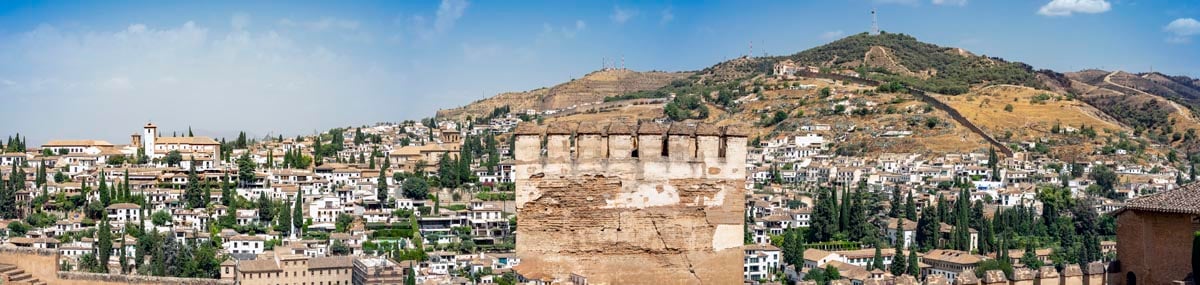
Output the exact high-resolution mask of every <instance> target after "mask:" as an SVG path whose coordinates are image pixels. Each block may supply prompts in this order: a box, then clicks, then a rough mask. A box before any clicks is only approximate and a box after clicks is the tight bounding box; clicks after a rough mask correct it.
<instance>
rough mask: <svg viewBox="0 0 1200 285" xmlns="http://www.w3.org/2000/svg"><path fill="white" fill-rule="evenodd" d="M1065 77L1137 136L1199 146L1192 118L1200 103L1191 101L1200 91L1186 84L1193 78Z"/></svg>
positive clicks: (1086, 73)
mask: <svg viewBox="0 0 1200 285" xmlns="http://www.w3.org/2000/svg"><path fill="white" fill-rule="evenodd" d="M1066 76H1067V77H1068V78H1070V79H1071V82H1072V86H1071V87H1072V88H1071V90H1072V92H1073V93H1076V94H1079V96H1080V99H1082V100H1083V101H1085V102H1087V103H1088V104H1090V105H1092V106H1095V107H1096V108H1097V109H1100V110H1103V111H1104V112H1105V113H1107V114H1109V115H1111V116H1112V117H1114V118H1116V119H1118V120H1120V121H1121V122H1123V123H1125V124H1126V125H1129V126H1130V127H1131V128H1132V129H1133V130H1134V132H1133V134H1134V135H1139V136H1146V137H1148V138H1151V139H1153V140H1154V141H1157V142H1161V143H1170V144H1173V145H1176V146H1181V147H1184V148H1188V149H1194V148H1196V145H1198V144H1200V140H1197V139H1196V137H1195V134H1194V132H1195V129H1197V128H1200V123H1198V122H1197V120H1196V118H1195V117H1194V116H1193V114H1192V111H1193V109H1194V108H1195V107H1194V106H1196V104H1197V103H1198V102H1200V101H1198V100H1197V99H1192V98H1194V97H1189V96H1191V95H1192V94H1195V93H1200V92H1198V91H1197V90H1200V89H1195V88H1191V86H1189V85H1188V84H1185V83H1188V80H1190V78H1186V77H1177V78H1170V77H1166V76H1162V75H1156V74H1142V75H1138V74H1132V73H1127V72H1123V71H1112V72H1109V71H1104V70H1084V71H1079V72H1071V73H1067V74H1066ZM1164 78H1167V79H1165V80H1164ZM1180 82H1184V83H1180Z"/></svg>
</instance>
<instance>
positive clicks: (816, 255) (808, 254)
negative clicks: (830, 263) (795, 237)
mask: <svg viewBox="0 0 1200 285" xmlns="http://www.w3.org/2000/svg"><path fill="white" fill-rule="evenodd" d="M830 254H833V253H832V252H828V251H824V250H820V249H815V248H810V249H805V250H804V260H820V259H822V258H825V257H826V256H829V255H830Z"/></svg>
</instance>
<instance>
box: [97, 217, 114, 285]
mask: <svg viewBox="0 0 1200 285" xmlns="http://www.w3.org/2000/svg"><path fill="white" fill-rule="evenodd" d="M102 219H103V220H102V221H101V222H100V229H98V230H97V231H96V251H97V252H96V256H97V259H99V260H100V268H99V272H100V273H108V260H109V257H110V256H111V255H112V227H111V226H110V225H109V224H108V217H107V216H103V218H102Z"/></svg>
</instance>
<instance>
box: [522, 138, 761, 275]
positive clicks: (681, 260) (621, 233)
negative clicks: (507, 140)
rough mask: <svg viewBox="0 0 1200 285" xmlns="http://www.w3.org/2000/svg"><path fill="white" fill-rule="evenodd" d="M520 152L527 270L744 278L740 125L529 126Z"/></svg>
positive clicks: (742, 141) (743, 145) (743, 142)
mask: <svg viewBox="0 0 1200 285" xmlns="http://www.w3.org/2000/svg"><path fill="white" fill-rule="evenodd" d="M543 145H544V147H543ZM515 152H516V153H515V157H516V167H515V172H516V177H517V183H516V184H517V185H516V187H517V189H516V190H517V209H518V214H517V215H518V216H517V223H518V226H517V228H518V231H519V234H518V235H517V254H518V255H520V256H521V258H522V265H523V267H524V268H522V270H524V271H523V272H522V274H533V275H538V274H543V275H549V276H553V277H554V278H556V279H563V280H565V279H566V278H568V276H569V275H570V274H572V273H574V274H578V275H581V276H584V277H586V278H588V282H589V283H590V284H628V283H643V284H644V283H663V284H698V283H701V282H703V283H710V284H737V283H740V282H741V279H742V251H741V249H740V247H741V245H742V238H743V222H744V219H743V217H742V214H743V212H744V207H745V197H744V191H743V189H744V184H745V175H746V173H745V160H746V159H745V156H746V137H745V134H744V133H740V132H739V130H738V129H736V128H724V129H721V128H717V127H714V126H711V125H698V126H697V125H685V124H678V123H677V124H674V125H660V124H655V123H642V124H639V125H627V124H623V123H613V124H596V123H592V122H585V123H582V124H579V125H575V124H563V123H558V124H550V125H549V126H546V127H542V126H536V125H531V124H526V125H521V126H520V127H518V130H517V132H516V149H515Z"/></svg>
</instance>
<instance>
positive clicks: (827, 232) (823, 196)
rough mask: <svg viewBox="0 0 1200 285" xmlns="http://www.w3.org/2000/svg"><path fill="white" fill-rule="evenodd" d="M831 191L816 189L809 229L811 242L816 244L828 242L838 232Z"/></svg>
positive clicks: (836, 210)
mask: <svg viewBox="0 0 1200 285" xmlns="http://www.w3.org/2000/svg"><path fill="white" fill-rule="evenodd" d="M833 191H834V190H833V189H829V188H823V189H818V190H817V192H818V194H817V200H816V204H817V205H816V207H814V209H813V215H812V223H811V225H812V226H810V227H809V233H810V235H812V238H811V240H813V241H816V242H823V241H830V240H832V239H833V236H834V235H835V234H837V233H838V232H839V230H838V224H839V222H840V221H839V220H838V217H837V215H838V214H837V213H838V209H837V201H836V200H837V199H836V197H834V194H833Z"/></svg>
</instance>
